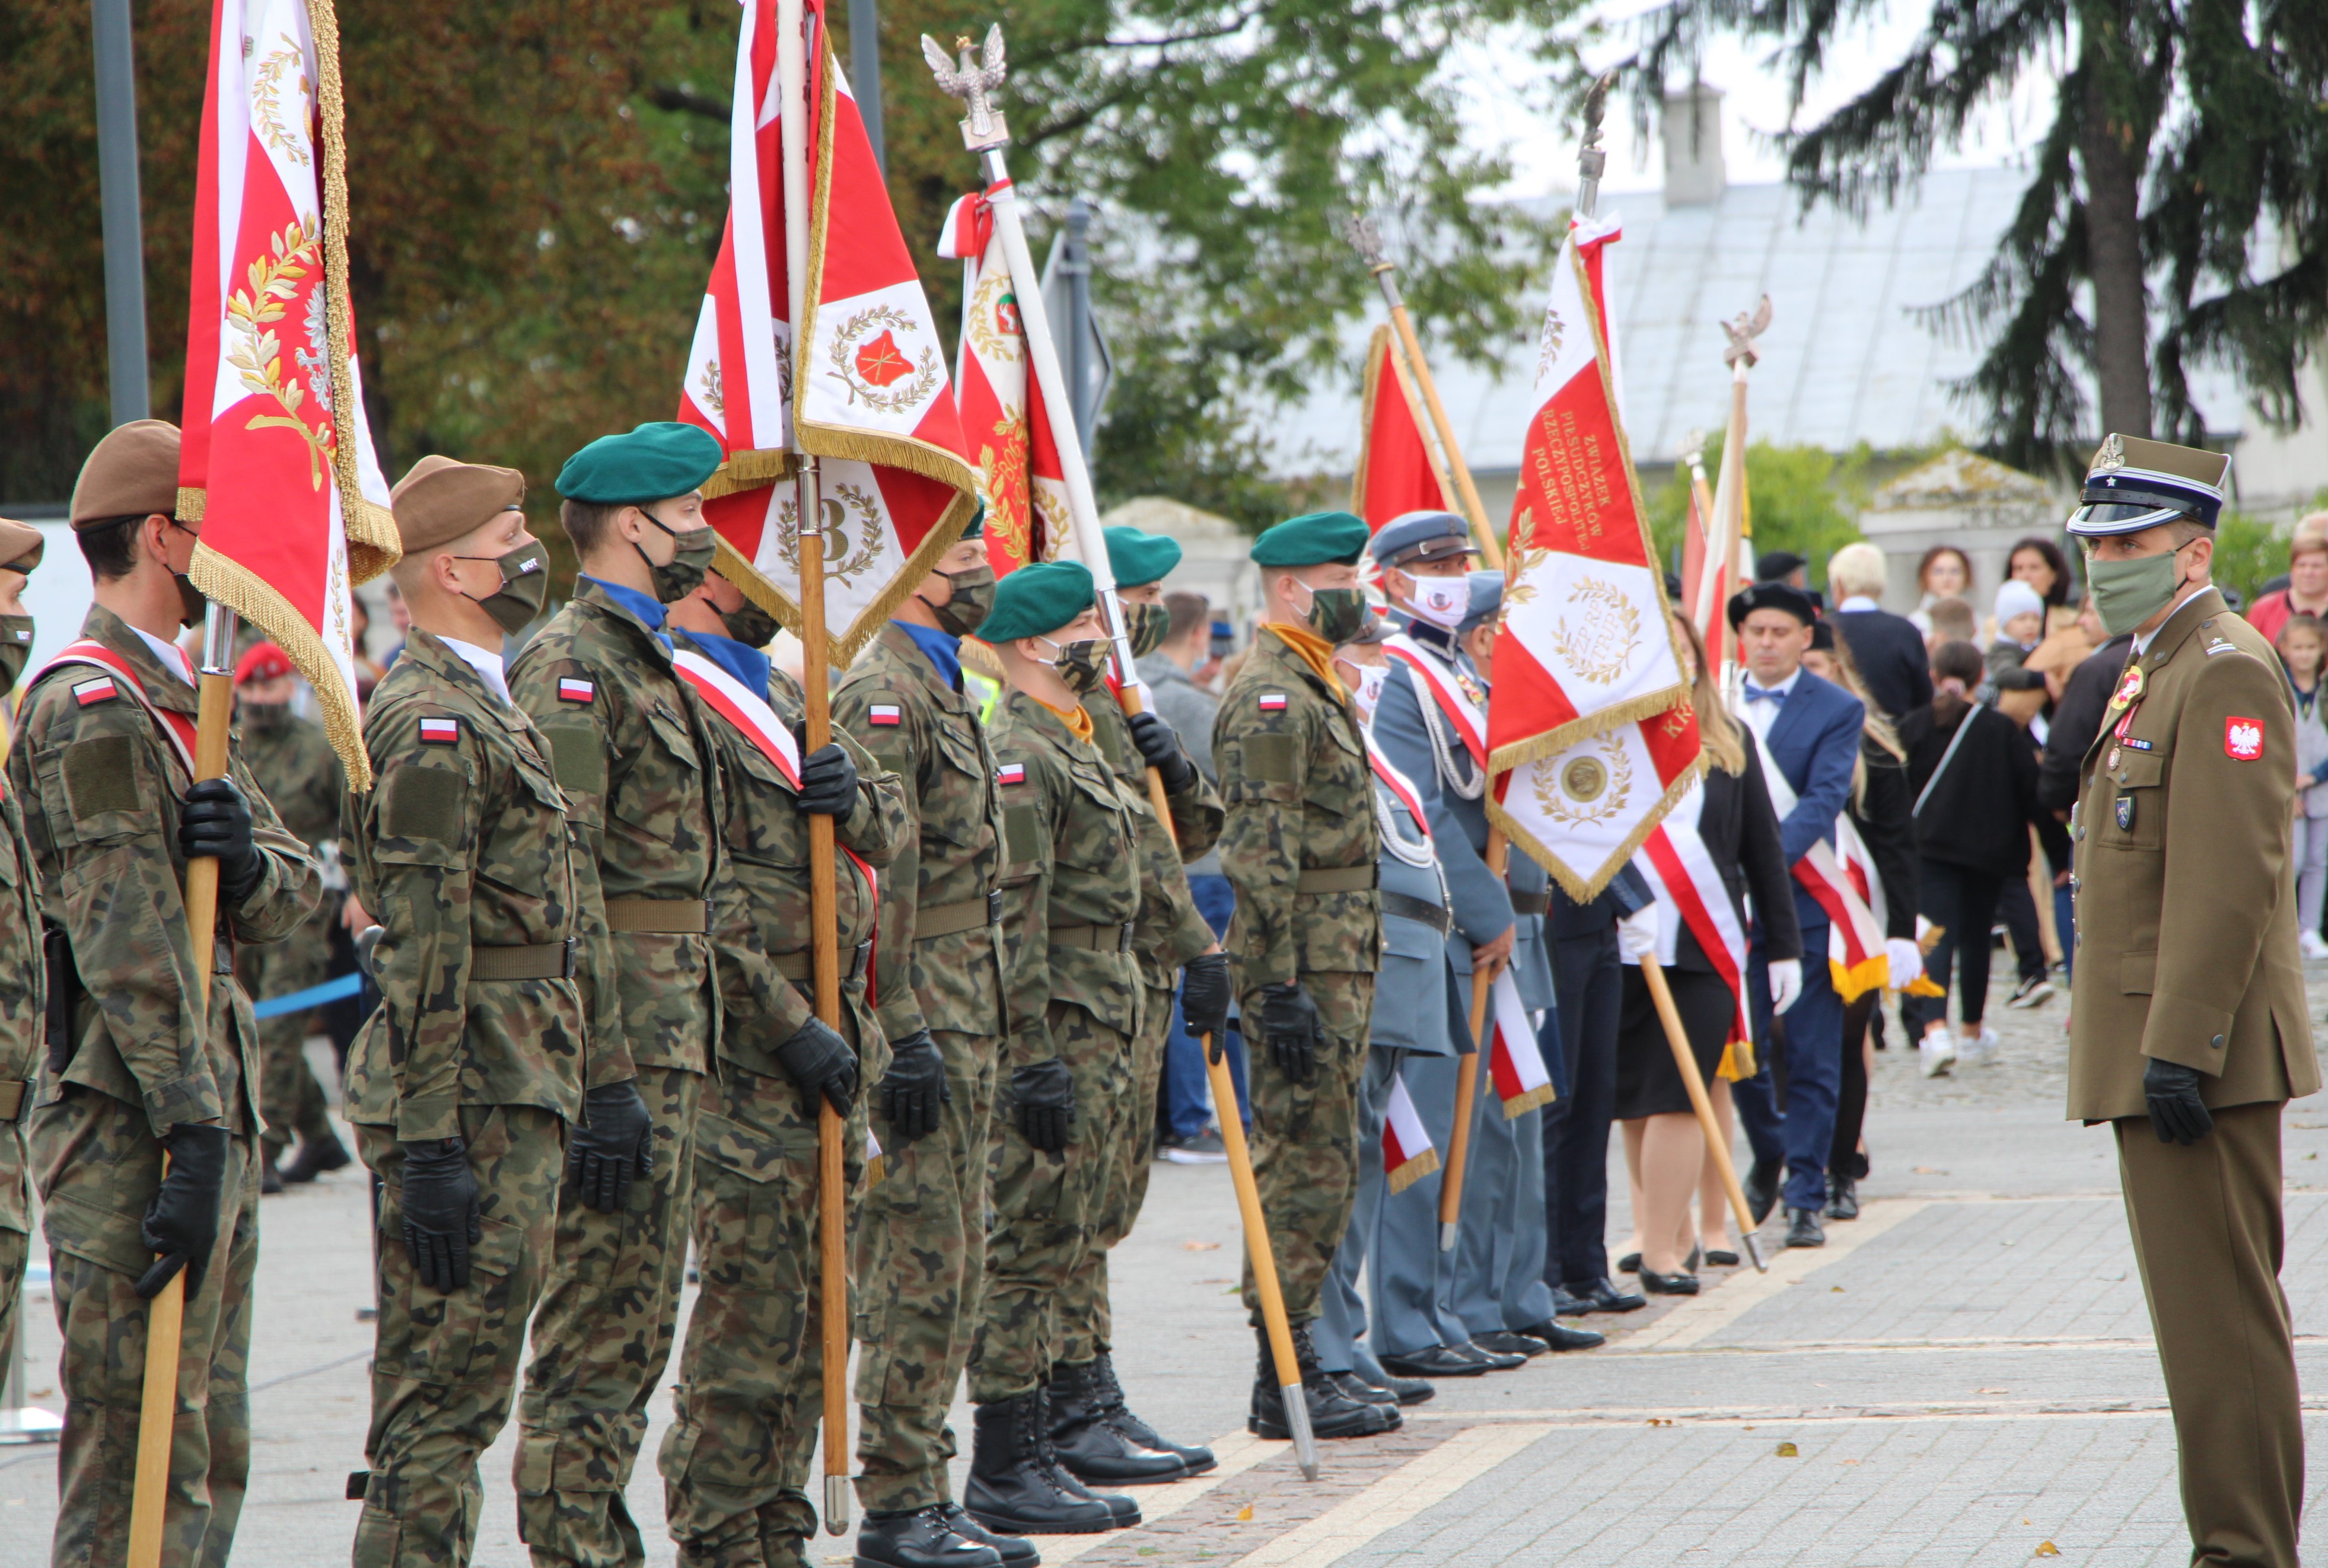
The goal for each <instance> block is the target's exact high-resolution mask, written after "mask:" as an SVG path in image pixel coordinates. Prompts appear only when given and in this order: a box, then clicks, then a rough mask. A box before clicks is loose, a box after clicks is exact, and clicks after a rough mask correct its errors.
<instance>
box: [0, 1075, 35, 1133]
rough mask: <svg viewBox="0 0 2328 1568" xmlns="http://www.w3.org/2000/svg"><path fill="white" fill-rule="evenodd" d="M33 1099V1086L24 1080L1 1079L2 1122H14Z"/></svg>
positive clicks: (0, 1117)
mask: <svg viewBox="0 0 2328 1568" xmlns="http://www.w3.org/2000/svg"><path fill="white" fill-rule="evenodd" d="M32 1097H33V1085H32V1084H31V1083H30V1082H29V1081H28V1080H26V1079H23V1078H0V1122H14V1120H16V1118H17V1117H18V1116H20V1115H22V1114H23V1110H24V1102H25V1101H27V1100H29V1099H31V1098H32Z"/></svg>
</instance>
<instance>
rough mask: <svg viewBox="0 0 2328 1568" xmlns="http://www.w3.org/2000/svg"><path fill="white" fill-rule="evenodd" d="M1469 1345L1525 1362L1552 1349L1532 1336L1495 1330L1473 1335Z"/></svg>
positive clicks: (1508, 1330)
mask: <svg viewBox="0 0 2328 1568" xmlns="http://www.w3.org/2000/svg"><path fill="white" fill-rule="evenodd" d="M1471 1343H1472V1344H1474V1345H1477V1346H1478V1347H1479V1348H1480V1349H1482V1350H1486V1351H1489V1352H1491V1353H1493V1354H1495V1355H1497V1356H1516V1357H1519V1358H1520V1359H1521V1360H1523V1361H1525V1360H1526V1359H1527V1358H1528V1357H1531V1356H1541V1355H1543V1354H1544V1352H1545V1351H1547V1350H1549V1349H1551V1348H1552V1347H1551V1346H1549V1345H1547V1344H1545V1343H1544V1341H1543V1340H1541V1339H1538V1338H1535V1336H1534V1335H1532V1334H1519V1333H1515V1332H1513V1331H1512V1330H1510V1329H1494V1330H1492V1331H1491V1332H1488V1333H1486V1334H1474V1335H1472V1336H1471Z"/></svg>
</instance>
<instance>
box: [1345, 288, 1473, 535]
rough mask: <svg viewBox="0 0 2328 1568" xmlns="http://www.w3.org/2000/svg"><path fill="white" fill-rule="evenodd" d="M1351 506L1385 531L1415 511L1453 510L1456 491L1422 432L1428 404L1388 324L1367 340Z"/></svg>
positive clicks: (1372, 526) (1374, 527) (1369, 524)
mask: <svg viewBox="0 0 2328 1568" xmlns="http://www.w3.org/2000/svg"><path fill="white" fill-rule="evenodd" d="M1350 510H1351V511H1352V512H1356V513H1357V514H1358V515H1359V516H1360V517H1362V518H1364V519H1366V527H1367V528H1368V529H1372V530H1379V529H1380V528H1381V527H1382V525H1383V524H1384V523H1386V522H1388V521H1390V520H1391V519H1392V518H1394V517H1398V516H1402V515H1403V514H1404V513H1406V512H1452V511H1454V510H1455V502H1454V492H1453V490H1452V488H1451V487H1450V485H1449V484H1448V483H1447V475H1446V474H1443V473H1441V471H1440V467H1439V459H1438V457H1437V455H1434V454H1433V453H1432V449H1431V443H1430V441H1429V439H1428V438H1426V437H1424V435H1423V433H1422V403H1421V402H1420V401H1419V400H1418V399H1416V397H1415V393H1414V387H1413V383H1412V382H1411V381H1409V380H1408V379H1407V374H1406V370H1405V367H1404V365H1403V362H1402V361H1401V359H1400V357H1399V352H1398V349H1397V346H1396V345H1395V343H1394V342H1393V341H1392V337H1391V330H1390V328H1388V327H1387V326H1378V327H1376V328H1375V335H1374V341H1373V342H1372V343H1369V344H1367V345H1366V403H1365V408H1364V412H1363V413H1362V414H1361V416H1360V424H1359V426H1358V469H1357V473H1356V475H1355V476H1354V477H1353V478H1352V479H1351V481H1350Z"/></svg>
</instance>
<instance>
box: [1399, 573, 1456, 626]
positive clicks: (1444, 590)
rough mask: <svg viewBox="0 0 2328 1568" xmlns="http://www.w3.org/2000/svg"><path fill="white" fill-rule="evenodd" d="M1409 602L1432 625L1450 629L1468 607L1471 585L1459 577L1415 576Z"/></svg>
mask: <svg viewBox="0 0 2328 1568" xmlns="http://www.w3.org/2000/svg"><path fill="white" fill-rule="evenodd" d="M1413 583H1414V592H1413V596H1411V597H1410V598H1409V599H1408V601H1407V602H1408V603H1409V604H1411V605H1413V606H1414V613H1415V614H1416V615H1420V616H1421V617H1422V619H1424V620H1426V621H1428V622H1430V623H1431V624H1432V625H1434V626H1437V627H1440V628H1441V629H1442V630H1444V631H1449V632H1451V631H1453V630H1454V629H1455V627H1456V625H1457V624H1459V623H1460V622H1461V620H1462V619H1463V616H1464V614H1465V613H1466V612H1467V611H1469V609H1470V607H1471V585H1470V583H1469V582H1468V581H1467V580H1465V579H1464V578H1462V577H1415V578H1413Z"/></svg>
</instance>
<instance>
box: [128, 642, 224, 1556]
mask: <svg viewBox="0 0 2328 1568" xmlns="http://www.w3.org/2000/svg"><path fill="white" fill-rule="evenodd" d="M234 624H235V615H234V612H233V611H232V610H230V609H229V608H228V607H227V606H224V605H221V604H220V603H218V602H217V601H216V600H212V601H211V604H210V606H209V607H208V608H206V609H205V610H204V611H203V612H202V681H201V685H200V692H201V696H200V699H199V702H200V705H199V707H198V708H197V709H196V714H195V727H194V780H193V782H195V783H197V784H199V783H201V782H202V780H204V779H212V778H223V777H225V776H226V762H227V737H228V735H229V733H230V730H229V726H230V722H231V721H232V719H233V717H234ZM218 885H219V863H218V860H217V859H216V858H215V857H214V856H208V855H205V856H202V857H200V858H198V859H191V860H188V861H187V862H186V944H187V948H188V951H190V952H191V953H192V954H193V955H194V993H195V994H194V1000H195V1004H196V1006H197V1007H199V1008H200V1009H201V1012H202V1019H204V1020H205V1022H204V1024H203V1025H202V1026H199V1027H202V1028H207V1020H208V1019H209V1017H210V1004H211V970H212V969H214V968H215V967H217V966H216V965H215V963H213V962H212V961H211V948H212V947H213V946H215V945H216V942H217V934H218ZM169 1171H170V1157H169V1155H168V1153H167V1152H166V1151H165V1152H164V1154H163V1156H162V1174H163V1175H164V1177H167V1176H168V1175H169ZM192 1262H193V1260H191V1259H190V1260H188V1266H189V1267H191V1266H192ZM185 1322H186V1270H185V1269H180V1270H179V1271H178V1272H177V1273H176V1275H175V1276H174V1277H173V1278H172V1279H171V1281H170V1282H169V1283H168V1284H166V1285H164V1286H163V1287H162V1293H161V1294H160V1295H158V1296H155V1298H154V1300H152V1301H151V1302H149V1303H147V1305H146V1382H145V1387H144V1390H143V1397H142V1399H141V1400H140V1402H139V1404H138V1411H137V1461H136V1471H135V1472H134V1473H135V1477H136V1479H135V1480H134V1482H133V1483H132V1486H131V1489H130V1494H129V1558H128V1568H160V1565H161V1562H162V1526H163V1516H164V1505H165V1504H166V1502H167V1500H168V1498H169V1494H170V1448H171V1442H172V1438H173V1436H174V1429H175V1428H176V1425H177V1416H178V1372H179V1367H178V1362H179V1350H180V1347H181V1344H182V1342H183V1338H184V1330H185Z"/></svg>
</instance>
